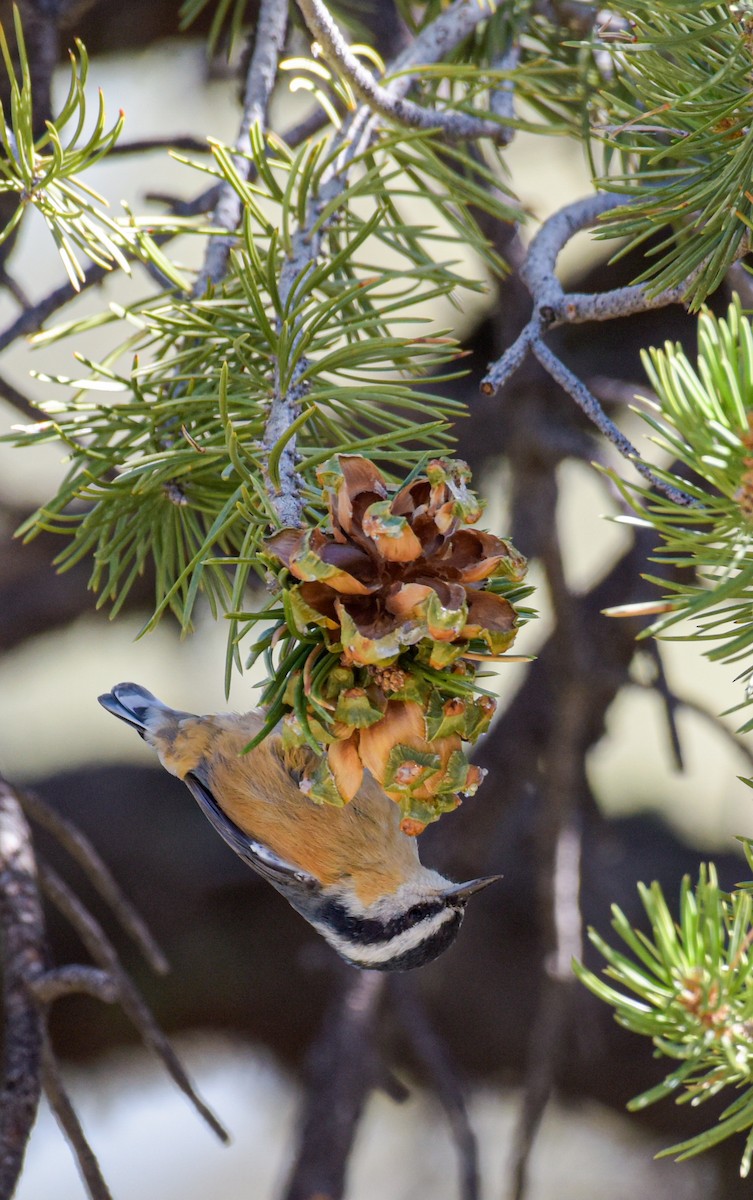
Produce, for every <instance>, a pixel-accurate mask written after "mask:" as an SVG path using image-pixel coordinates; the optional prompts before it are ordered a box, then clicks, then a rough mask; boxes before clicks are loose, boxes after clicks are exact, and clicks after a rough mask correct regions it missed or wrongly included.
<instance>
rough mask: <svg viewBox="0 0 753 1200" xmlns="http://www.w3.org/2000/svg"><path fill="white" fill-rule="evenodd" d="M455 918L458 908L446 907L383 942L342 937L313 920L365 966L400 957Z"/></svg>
mask: <svg viewBox="0 0 753 1200" xmlns="http://www.w3.org/2000/svg"><path fill="white" fill-rule="evenodd" d="M456 918H457V909H455V908H444V909H442V911H441V912H438V913H435V914H434V916H432V917H429V918H427V919H426V920H423V921H418V922H417V924H415V925H412V926H411V927H410V929H404V930H403V931H402V933H396V934H395V935H394V937H391V938H388V939H387V940H386V941H384V942H373V943H369V944H365V943H363V942H359V941H358V939H357V937H354V938H353V940H351V939H350V938H345V937H342V936H341V934H339V933H335V931H334V930H333V929H332V927H331V926H330V925H326V924H324V922H319V921H314V922H312V924H313V925H314V926H315V928H316V929H317V930H318V931H319V933H321V935H322V937H323V938H324V939H325V941H327V942H329V944H330V946H332V947H333V949H335V950H336V951H337V953H338V954H340V955H342V957H343V958H348V959H350V960H351V962H358V963H359V964H363V966H370V965H375V964H376V963H384V962H389V960H390V959H391V958H399V957H400V956H401V955H403V954H407V953H408V952H409V951H411V950H415V948H416V947H417V946H420V945H421V944H422V943H423V942H425V941H428V940H430V939H431V938H432V937H434V935H435V934H437V933H439V931H440V929H441V928H442V926H443V925H446V924H447V922H448V921H454V920H455V919H456Z"/></svg>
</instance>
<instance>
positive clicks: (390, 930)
mask: <svg viewBox="0 0 753 1200" xmlns="http://www.w3.org/2000/svg"><path fill="white" fill-rule="evenodd" d="M99 703H100V704H101V705H102V706H103V707H104V708H105V709H106V710H107V711H108V712H109V713H112V714H113V716H116V717H119V718H120V719H121V720H122V721H125V722H126V724H128V725H131V726H132V727H133V728H134V729H135V730H136V731H137V733H139V734H140V735H141V737H142V738H143V739H144V741H145V742H147V744H148V745H150V746H151V747H152V748H153V749H154V750H156V751H157V754H158V755H159V758H160V762H161V763H162V766H163V767H164V768H165V769H166V770H167V771H169V772H170V774H171V775H176V776H177V777H178V778H179V779H182V780H183V782H184V783H185V784H186V785H187V787H188V789H189V791H190V792H191V793H192V795H193V796H194V798H195V799H196V801H197V802H198V804H199V807H200V809H201V810H202V812H203V813H204V815H205V816H206V817H207V818H208V820H209V822H210V824H211V825H213V826H214V828H215V829H216V830H217V832H218V833H219V834H220V836H221V837H223V838H224V840H225V841H226V842H227V844H228V845H229V846H230V847H231V849H233V850H234V851H235V853H236V854H238V855H239V856H240V857H241V858H242V859H243V861H244V862H246V863H247V864H248V865H249V866H250V867H252V868H253V869H254V870H255V871H256V872H257V873H258V874H259V875H261V876H262V877H263V878H264V879H266V880H267V881H268V882H269V883H270V884H271V885H272V886H273V887H274V888H276V889H277V891H278V892H280V893H281V894H282V895H283V896H284V897H285V899H286V900H287V901H288V902H289V903H290V904H291V905H292V907H293V908H294V909H295V910H296V911H297V912H298V913H300V915H301V916H302V917H304V918H305V920H307V921H308V922H309V923H310V924H311V925H313V927H314V929H316V930H317V932H318V933H320V934H321V935H322V937H323V938H324V939H325V941H326V942H328V943H329V945H330V946H331V947H332V948H333V949H334V950H335V951H336V952H337V953H338V954H339V955H340V957H341V958H343V959H344V960H345V961H346V962H347V963H349V964H350V965H351V966H354V967H358V968H360V969H362V970H376V971H407V970H410V969H413V968H415V967H420V966H423V965H424V964H425V963H428V962H431V961H432V960H433V959H435V958H437V956H438V955H440V954H441V953H442V952H443V951H444V950H446V949H447V948H448V946H450V945H451V944H452V943H453V942H454V940H455V938H456V937H457V934H458V931H459V929H460V925H461V923H462V920H463V916H464V914H465V906H466V904H467V902H468V900H469V899H470V897H471V896H473V895H474V894H475V893H476V892H479V891H481V890H482V888H485V887H487V886H488V885H489V884H491V883H494V882H496V881H497V880H498V879H500V878H501V876H499V875H489V876H484V877H482V878H479V879H473V880H470V881H469V882H467V883H460V884H458V883H453V882H451V881H450V880H449V879H445V878H444V876H442V875H440V874H439V872H437V871H434V870H431V869H429V868H427V867H424V866H423V865H422V863H421V861H420V859H419V857H418V849H417V846H416V839H415V838H412V837H409V836H408V835H406V834H405V833H403V832H402V831H401V829H400V810H399V808H398V806H397V805H396V804H395V803H394V802H393V801H392V800H390V799H389V797H388V796H387V795H386V794H385V793H384V791H383V789H382V788H381V787H380V786H379V784H378V783H377V782H376V781H375V780H374V779H373V778H372V777H371V776H369V775H368V773H366V774H365V776H364V781H363V783H362V785H361V788H360V790H359V791H358V793H357V795H356V796H355V797H354V798H353V800H351V801H350V803H349V804H346V805H345V806H344V807H342V808H338V807H336V806H334V805H329V804H317V803H315V802H314V801H313V800H311V799H310V797H309V796H307V795H306V793H305V791H302V790H301V788H300V787H299V786H298V785H299V782H300V781H301V773H302V770H303V767H304V766H305V765H306V758H307V756H308V755H310V754H312V751H309V750H308V749H307V748H303V749H301V750H300V751H296V750H292V751H291V750H290V749H284V748H283V745H282V740H281V737H280V736H279V733H276V732H274V731H273V732H272V733H270V734H269V735H268V736H267V737H266V738H265V739H264V740H263V741H262V742H261V743H260V744H259V745H258V746H256V747H255V748H254V749H252V750H250V751H249V752H248V753H244V748H245V747H246V746H247V745H248V743H249V742H250V741H251V740H252V739H253V738H254V737H255V736H256V735H257V734H258V733H259V731H260V730H261V729H262V727H263V724H264V720H265V716H264V713H263V712H260V711H251V712H248V713H245V714H243V715H239V714H236V713H216V714H211V715H208V716H198V715H196V714H194V713H189V712H182V711H180V710H176V709H173V708H171V707H170V706H169V705H167V704H165V703H164V702H163V701H161V700H158V699H157V697H156V696H154V695H153V694H152V693H151V692H149V691H147V689H146V688H144V687H141V686H140V685H139V684H136V683H118V684H116V685H115V686H114V687H113V689H112V691H110V692H107V693H106V694H104V695H102V696H100V697H99Z"/></svg>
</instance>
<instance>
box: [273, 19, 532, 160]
mask: <svg viewBox="0 0 753 1200" xmlns="http://www.w3.org/2000/svg"><path fill="white" fill-rule="evenodd" d="M297 2H298V7H299V9H300V10H301V13H302V14H303V17H304V20H305V21H306V24H307V26H308V29H309V32H310V33H311V34H312V36H313V37H315V38H316V40H317V42H318V43H319V45H320V46H321V49H322V54H323V56H324V59H325V61H326V62H328V63H329V65H330V66H331V67H333V68H334V69H336V70H338V71H339V72H340V73H341V74H342V75H343V77H344V78H345V79H347V81H348V83H350V85H351V87H352V88H353V91H354V92H355V94H356V96H358V98H359V99H360V100H362V101H363V102H364V103H365V104H366V105H368V107H369V108H370V109H371V110H372V111H373V112H375V113H379V114H380V115H381V116H383V117H387V118H388V119H389V120H391V121H395V122H397V123H398V124H400V125H407V126H408V127H409V128H412V129H438V130H441V132H442V133H443V134H444V135H445V136H446V137H448V138H450V139H451V140H453V141H468V140H473V139H477V138H490V139H491V140H492V141H494V142H499V143H500V144H502V145H506V144H507V143H508V142H509V140H510V130H509V128H508V127H507V125H506V124H504V122H503V120H502V119H500V120H490V119H489V118H484V117H478V116H470V115H468V114H466V113H461V112H453V111H442V110H439V109H436V108H423V107H422V106H421V105H420V104H414V102H413V101H412V100H406V99H405V98H404V96H400V95H395V94H394V93H393V92H392V90H391V89H390V87H389V86H387V87H382V86H381V85H380V84H378V83H377V82H376V80H375V79H374V76H373V75H372V74H371V73H370V72H369V71H368V70H367V69H366V68H365V67H364V66H362V64H361V63H360V62H359V60H358V59H357V58H356V56H355V55H354V54H353V53H352V52H351V50H350V48H349V47H348V44H347V42H346V41H345V38H344V37H343V35H342V34H341V32H340V30H339V29H338V27H337V25H336V24H335V22H334V20H333V18H332V15H331V14H330V12H329V10H328V9H327V6H326V5H325V4H324V3H323V2H322V0H297ZM489 15H490V14H489V12H487V13H485V14H484V16H485V17H488V16H489ZM499 115H500V116H502V114H499Z"/></svg>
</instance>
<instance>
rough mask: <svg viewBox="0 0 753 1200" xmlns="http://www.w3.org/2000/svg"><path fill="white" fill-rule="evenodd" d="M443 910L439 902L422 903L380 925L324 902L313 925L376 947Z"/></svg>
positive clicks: (337, 903)
mask: <svg viewBox="0 0 753 1200" xmlns="http://www.w3.org/2000/svg"><path fill="white" fill-rule="evenodd" d="M446 908H447V903H446V901H444V900H442V899H437V900H426V901H424V902H423V903H422V904H414V905H413V907H412V908H408V909H406V911H405V912H404V913H401V914H400V915H399V916H397V917H392V918H391V919H390V920H389V921H380V920H379V918H378V917H359V916H357V915H355V914H354V913H352V912H350V911H349V910H348V909H347V908H346V907H345V905H344V904H342V903H341V902H340V901H339V900H328V901H327V902H326V903H325V904H324V905H323V907H322V909H321V911H320V912H319V913H317V922H321V923H322V924H325V925H328V926H329V927H330V929H332V930H333V932H335V933H336V934H338V935H339V936H340V937H343V938H346V939H347V940H348V941H350V942H355V943H357V944H359V945H361V946H376V945H378V944H379V943H380V942H390V941H392V939H393V938H394V937H397V936H398V934H401V933H405V931H406V929H412V928H413V926H414V925H418V924H419V923H420V922H421V921H426V920H427V919H428V918H430V917H434V916H436V915H437V914H438V913H441V912H444V911H445V909H446ZM458 911H460V910H458ZM450 923H451V922H450Z"/></svg>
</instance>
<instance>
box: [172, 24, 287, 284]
mask: <svg viewBox="0 0 753 1200" xmlns="http://www.w3.org/2000/svg"><path fill="white" fill-rule="evenodd" d="M287 23H288V3H287V0H261V4H260V6H259V15H258V17H257V22H256V29H255V33H254V49H253V53H252V54H251V58H250V61H249V64H248V71H247V73H246V88H245V94H244V97H243V115H242V117H241V123H240V128H239V130H238V136H237V138H236V140H235V149H236V151H237V153H236V155H235V156H234V158H233V167H234V169H235V171H236V172H237V173H238V176H239V177H240V178H241V179H244V180H245V179H248V176H249V172H250V169H251V162H252V160H251V158H250V157H249V155H248V153H247V152H248V150H249V148H250V146H249V132H250V130H251V128H252V126H253V125H256V124H258V126H259V128H260V129H264V128H265V126H266V121H267V109H268V107H269V101H270V98H271V96H272V90H273V88H274V85H275V82H276V79H277V60H278V58H279V55H280V52H281V50H282V47H283V45H284V43H285V31H286V29H287ZM242 214H243V202H242V200H241V197H240V195H239V193H238V191H237V190H236V189H235V188H233V187H232V186H231V184H230V183H228V182H227V180H226V181H225V182H224V183H223V184H222V185H221V187H220V192H219V196H218V198H217V202H216V204H215V207H214V212H213V213H212V224H213V225H215V226H216V227H217V228H218V229H223V230H226V232H227V235H228V236H226V237H212V238H210V239H209V243H208V246H207V252H206V256H205V259H204V265H203V267H202V269H201V271H200V272H199V275H198V278H197V280H196V283H195V285H194V292H193V294H194V296H203V295H204V294H205V293H206V291H207V288H208V286H209V285H210V284H211V285H212V286H213V287H216V286H217V284H218V283H219V282H220V280H221V279H222V278H223V277H224V275H225V272H226V270H227V262H228V258H229V257H230V251H231V250H232V248H233V246H234V245H235V243H236V236H235V230H237V228H238V226H239V225H240V223H241V217H242Z"/></svg>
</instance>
